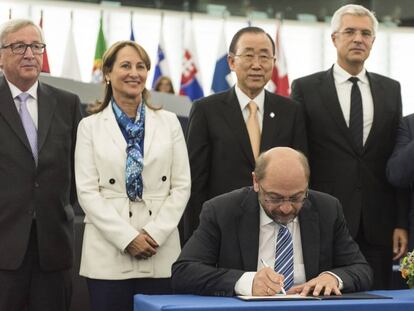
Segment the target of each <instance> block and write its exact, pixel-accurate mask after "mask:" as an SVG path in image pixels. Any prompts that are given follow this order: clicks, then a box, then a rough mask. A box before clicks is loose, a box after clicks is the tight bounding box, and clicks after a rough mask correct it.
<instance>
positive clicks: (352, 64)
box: [292, 5, 407, 289]
mask: <svg viewBox="0 0 414 311" xmlns="http://www.w3.org/2000/svg"><path fill="white" fill-rule="evenodd" d="M377 28H378V21H377V20H376V18H375V16H374V15H373V14H372V13H371V12H370V11H369V10H367V9H366V8H364V7H362V6H359V5H346V6H343V7H341V8H340V9H338V10H337V11H336V13H335V14H334V16H333V18H332V35H331V37H332V42H333V44H334V45H335V47H336V49H337V63H336V64H334V66H333V67H332V68H331V69H329V70H328V71H323V72H318V73H315V74H312V75H310V76H307V77H303V78H300V79H297V80H295V81H293V83H292V98H293V99H295V100H297V101H298V102H300V103H301V104H302V105H303V107H304V110H305V116H306V122H307V134H308V143H309V162H310V167H311V170H312V177H311V181H310V186H311V188H312V189H315V190H319V191H323V192H326V193H329V194H331V195H333V196H335V197H337V198H338V199H339V201H340V202H341V203H342V205H343V207H344V214H345V218H346V220H347V222H348V225H349V228H350V232H351V234H352V236H353V237H354V238H355V239H356V241H357V242H358V244H359V246H360V248H361V251H362V253H363V254H364V255H365V257H366V258H367V260H368V263H369V264H370V265H371V267H372V268H373V270H374V288H375V289H387V288H389V286H390V276H391V266H392V259H393V252H394V259H398V258H400V257H401V256H402V255H403V254H404V253H405V252H406V249H407V232H406V228H407V222H406V218H407V214H406V213H407V211H406V207H405V206H404V205H403V204H399V197H398V196H397V193H396V191H395V189H394V188H393V187H391V185H390V184H389V183H388V182H387V180H386V177H385V166H386V163H387V160H388V158H389V156H390V155H391V152H392V150H393V147H394V144H395V134H396V130H397V127H398V123H399V120H400V118H401V109H402V107H401V106H402V104H401V93H400V84H399V83H398V82H397V81H395V80H392V79H389V78H387V77H384V76H381V75H378V74H375V73H371V72H367V71H366V69H365V68H364V62H365V60H366V59H367V58H368V56H369V53H370V50H371V48H372V45H373V43H374V40H375V34H376V31H377ZM352 80H353V81H354V82H352Z"/></svg>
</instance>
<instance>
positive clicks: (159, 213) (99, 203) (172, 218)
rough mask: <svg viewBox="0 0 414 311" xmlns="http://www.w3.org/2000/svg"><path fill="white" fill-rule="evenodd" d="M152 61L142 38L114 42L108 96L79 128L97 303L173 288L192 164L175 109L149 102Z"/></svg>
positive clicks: (84, 269)
mask: <svg viewBox="0 0 414 311" xmlns="http://www.w3.org/2000/svg"><path fill="white" fill-rule="evenodd" d="M149 69H150V59H149V57H148V55H147V53H146V52H145V50H144V49H143V48H142V47H141V46H140V45H138V44H136V43H135V42H132V41H121V42H117V43H115V44H114V45H112V46H111V47H110V48H109V49H108V50H107V52H106V53H105V55H104V56H103V65H102V71H103V75H104V78H105V81H106V89H105V98H104V100H103V102H102V103H99V104H98V105H96V106H95V107H94V108H93V109H92V110H91V112H92V115H91V116H89V117H86V118H84V119H83V120H82V121H81V123H80V124H79V128H78V136H77V143H76V152H75V173H76V184H77V192H78V199H79V203H80V205H81V207H82V209H83V210H84V211H85V215H86V216H85V231H84V236H83V246H82V256H81V267H80V274H81V275H83V276H85V277H86V278H87V284H88V289H89V293H90V298H91V308H92V310H99V311H105V310H132V306H133V295H134V294H135V293H154V294H163V293H170V292H171V287H170V276H171V265H172V263H173V262H174V261H175V260H176V258H177V257H178V255H179V253H180V241H179V235H178V230H177V225H178V222H179V220H180V218H181V215H182V213H183V211H184V208H185V206H186V204H187V201H188V198H189V195H190V184H191V181H190V168H189V163H188V156H187V149H186V145H185V141H184V137H183V133H182V130H181V126H180V123H179V121H178V119H177V117H176V116H175V115H174V114H173V113H170V112H167V111H164V110H162V109H159V108H154V107H153V106H152V105H151V104H150V102H149V96H148V95H149V93H148V90H147V89H146V88H145V82H146V79H147V74H148V70H149Z"/></svg>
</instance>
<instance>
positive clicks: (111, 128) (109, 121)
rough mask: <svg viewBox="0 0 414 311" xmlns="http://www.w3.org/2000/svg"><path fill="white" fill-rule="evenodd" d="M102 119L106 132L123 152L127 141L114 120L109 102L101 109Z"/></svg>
mask: <svg viewBox="0 0 414 311" xmlns="http://www.w3.org/2000/svg"><path fill="white" fill-rule="evenodd" d="M102 119H103V121H104V124H105V125H104V126H105V129H106V131H107V134H108V135H109V137H110V138H111V139H112V141H113V142H114V144H115V146H117V147H118V148H119V150H120V151H121V152H123V153H125V152H126V147H127V143H126V141H125V138H124V136H123V135H122V132H121V129H120V128H119V125H118V123H117V122H116V119H115V115H114V112H113V111H112V105H111V103H109V105H108V106H107V107H106V108H105V109H104V110H103V111H102ZM144 144H145V143H144ZM144 148H145V147H144Z"/></svg>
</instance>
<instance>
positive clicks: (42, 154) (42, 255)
mask: <svg viewBox="0 0 414 311" xmlns="http://www.w3.org/2000/svg"><path fill="white" fill-rule="evenodd" d="M0 44H1V50H0V66H1V68H2V69H3V74H4V76H3V77H1V78H0V146H1V147H0V254H1V255H0V288H1V290H0V310H8V311H21V310H42V311H47V310H50V311H52V310H53V311H60V310H69V305H70V299H71V283H72V281H71V279H72V265H73V256H74V254H73V221H74V212H73V209H72V206H71V204H73V203H74V202H75V200H76V195H75V191H76V190H75V187H74V174H73V152H74V147H75V138H76V130H77V125H78V122H79V120H80V101H79V98H78V96H76V95H74V94H71V93H68V92H66V91H63V90H59V89H56V88H54V87H51V86H49V85H46V84H44V83H41V82H39V81H38V77H39V73H40V71H41V68H42V57H43V55H42V54H43V52H44V48H45V44H44V41H43V35H42V32H41V29H40V28H39V27H38V26H37V25H35V24H34V23H33V22H32V21H30V20H17V19H16V20H10V21H8V22H6V23H5V24H3V26H2V28H1V30H0Z"/></svg>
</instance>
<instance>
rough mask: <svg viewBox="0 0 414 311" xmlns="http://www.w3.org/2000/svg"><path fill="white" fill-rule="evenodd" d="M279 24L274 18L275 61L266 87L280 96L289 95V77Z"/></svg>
mask: <svg viewBox="0 0 414 311" xmlns="http://www.w3.org/2000/svg"><path fill="white" fill-rule="evenodd" d="M281 26H282V24H281V23H280V21H279V20H276V39H275V47H276V53H275V54H276V63H275V66H274V67H273V72H272V79H271V80H270V81H269V84H268V89H269V90H270V91H271V92H273V93H276V94H278V95H282V96H289V94H290V88H289V78H288V73H287V64H286V58H285V53H284V51H283V47H282V43H281V38H280V37H281V35H280V34H281Z"/></svg>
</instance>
